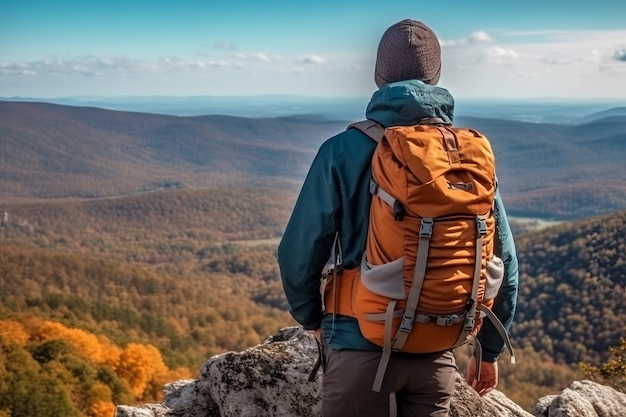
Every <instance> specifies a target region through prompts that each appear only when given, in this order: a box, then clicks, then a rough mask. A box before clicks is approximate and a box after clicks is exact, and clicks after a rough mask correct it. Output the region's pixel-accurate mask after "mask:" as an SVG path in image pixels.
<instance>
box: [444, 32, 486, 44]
mask: <svg viewBox="0 0 626 417" xmlns="http://www.w3.org/2000/svg"><path fill="white" fill-rule="evenodd" d="M493 40H494V39H493V37H492V36H491V35H490V34H489V33H487V32H486V31H484V30H477V31H476V32H472V33H470V34H469V36H467V37H465V38H459V39H450V40H442V39H440V40H439V44H440V45H441V46H442V47H446V46H459V45H467V44H482V43H490V42H493Z"/></svg>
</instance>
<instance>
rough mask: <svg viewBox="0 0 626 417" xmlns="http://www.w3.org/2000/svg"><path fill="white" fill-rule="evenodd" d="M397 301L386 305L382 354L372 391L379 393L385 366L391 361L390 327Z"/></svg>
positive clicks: (385, 369)
mask: <svg viewBox="0 0 626 417" xmlns="http://www.w3.org/2000/svg"><path fill="white" fill-rule="evenodd" d="M397 302H398V301H397V300H391V301H389V304H388V305H387V312H386V313H385V315H386V317H385V334H384V338H383V340H384V342H383V353H382V355H381V356H380V362H379V363H378V369H377V370H376V376H375V377H374V386H373V387H372V390H373V391H376V392H380V390H381V388H382V386H383V379H384V378H385V371H387V365H388V364H389V359H391V327H392V326H393V312H394V310H395V309H396V304H397Z"/></svg>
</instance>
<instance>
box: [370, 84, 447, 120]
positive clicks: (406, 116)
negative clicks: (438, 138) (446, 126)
mask: <svg viewBox="0 0 626 417" xmlns="http://www.w3.org/2000/svg"><path fill="white" fill-rule="evenodd" d="M365 115H366V117H367V118H368V119H370V120H374V121H376V122H378V123H380V124H381V125H383V126H384V127H388V126H409V125H412V124H416V123H417V122H419V121H420V120H421V119H424V118H433V117H438V118H440V119H442V120H443V121H444V122H447V123H452V119H453V117H454V97H452V94H450V92H448V90H446V89H445V88H441V87H437V86H434V85H429V84H425V83H423V82H421V81H418V80H409V81H399V82H396V83H391V84H386V85H385V86H383V87H382V88H380V89H379V90H378V91H376V92H375V93H374V94H373V95H372V98H371V99H370V102H369V104H368V106H367V110H366V112H365Z"/></svg>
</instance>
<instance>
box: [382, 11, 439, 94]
mask: <svg viewBox="0 0 626 417" xmlns="http://www.w3.org/2000/svg"><path fill="white" fill-rule="evenodd" d="M440 75H441V46H440V45H439V40H438V39H437V35H435V33H434V32H433V31H432V30H431V29H430V28H429V27H428V26H426V25H425V24H423V23H422V22H418V21H415V20H410V19H406V20H403V21H401V22H398V23H396V24H395V25H393V26H391V27H389V29H387V30H386V31H385V33H384V34H383V36H382V38H381V39H380V43H379V44H378V54H377V56H376V69H375V72H374V80H375V81H376V85H377V86H378V88H380V87H382V86H384V85H385V84H389V83H393V82H396V81H405V80H420V81H422V82H424V83H426V84H431V85H436V84H437V83H438V82H439V76H440Z"/></svg>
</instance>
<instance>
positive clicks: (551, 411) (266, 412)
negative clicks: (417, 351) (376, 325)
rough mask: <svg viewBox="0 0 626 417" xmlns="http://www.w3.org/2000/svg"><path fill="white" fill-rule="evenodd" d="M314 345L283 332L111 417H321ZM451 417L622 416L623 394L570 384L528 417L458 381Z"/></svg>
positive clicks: (294, 332) (299, 334)
mask: <svg viewBox="0 0 626 417" xmlns="http://www.w3.org/2000/svg"><path fill="white" fill-rule="evenodd" d="M316 357H317V346H316V344H315V341H314V340H313V338H312V336H311V335H310V333H309V332H306V331H303V330H301V329H300V328H298V327H288V328H285V329H282V330H281V331H279V332H278V334H276V335H274V336H271V337H269V338H268V339H267V340H265V341H264V342H263V343H262V344H260V345H258V346H254V347H251V348H249V349H247V350H245V351H243V352H229V353H225V354H222V355H217V356H214V357H212V358H211V359H209V360H208V361H207V362H206V363H205V364H204V366H203V367H202V370H201V371H200V375H199V376H198V379H196V380H184V381H177V382H174V383H172V384H168V385H166V386H165V387H164V393H165V395H164V400H163V402H162V403H160V404H145V405H142V406H138V407H131V406H125V405H120V406H118V407H117V411H116V414H115V416H116V417H261V416H267V417H272V416H276V417H302V416H306V417H310V416H320V415H321V377H320V375H318V377H317V378H316V380H315V381H314V382H309V381H308V380H307V379H308V376H309V373H310V371H311V369H312V368H313V364H314V362H315V359H316ZM455 388H456V393H455V396H454V399H453V400H452V406H451V413H450V415H451V417H480V416H499V417H596V416H597V417H624V416H626V394H623V393H620V392H618V391H616V390H614V389H612V388H609V387H605V386H602V385H599V384H596V383H594V382H591V381H576V382H574V383H573V384H572V385H571V386H570V387H569V388H567V389H565V390H564V391H563V392H562V393H561V394H560V395H552V396H547V397H543V398H541V399H540V400H539V402H538V403H537V405H536V406H535V407H534V409H533V414H530V413H528V412H526V411H525V410H523V409H522V408H521V407H520V406H518V405H517V404H515V403H514V402H513V401H511V400H510V399H509V398H508V397H506V396H505V395H504V394H503V393H501V392H500V391H497V390H496V391H492V392H491V393H489V394H487V395H485V396H484V397H480V396H478V394H476V392H475V391H474V390H473V389H472V388H471V387H470V386H469V385H467V383H465V381H464V379H463V378H462V377H461V375H457V380H456V387H455Z"/></svg>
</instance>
